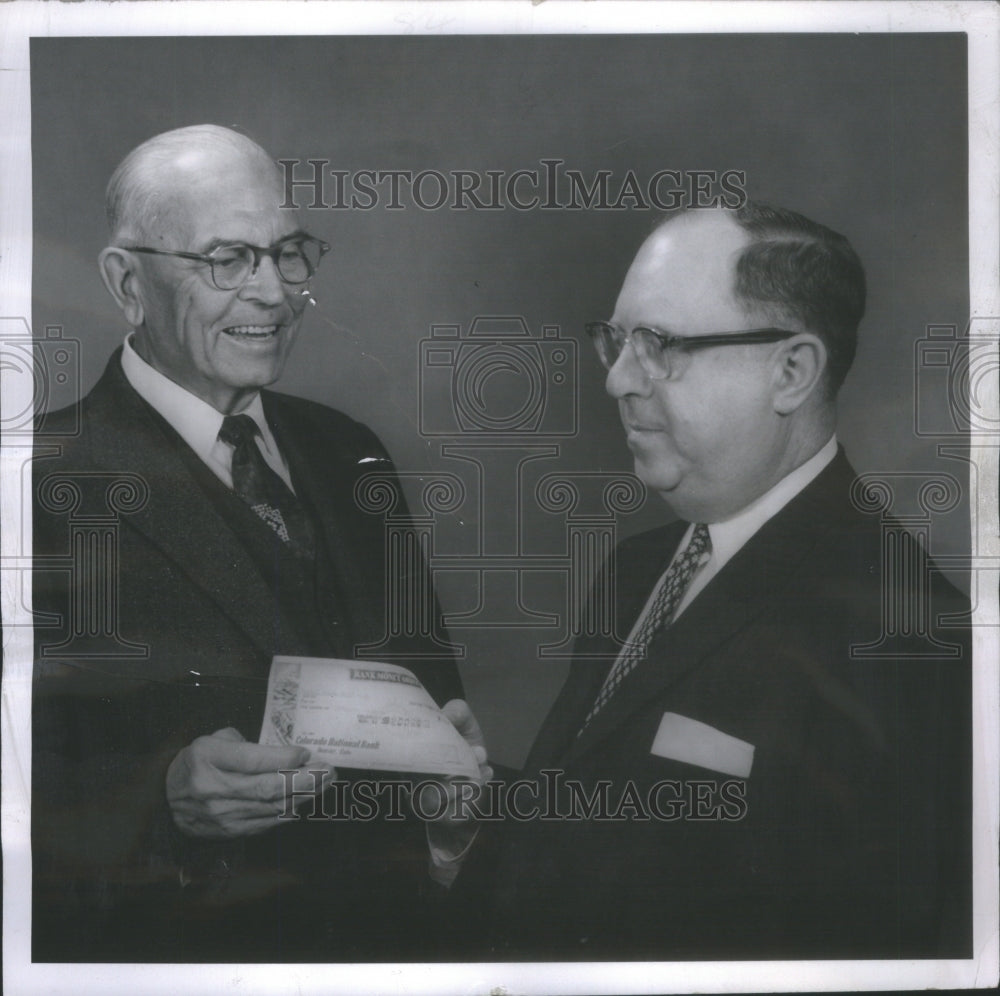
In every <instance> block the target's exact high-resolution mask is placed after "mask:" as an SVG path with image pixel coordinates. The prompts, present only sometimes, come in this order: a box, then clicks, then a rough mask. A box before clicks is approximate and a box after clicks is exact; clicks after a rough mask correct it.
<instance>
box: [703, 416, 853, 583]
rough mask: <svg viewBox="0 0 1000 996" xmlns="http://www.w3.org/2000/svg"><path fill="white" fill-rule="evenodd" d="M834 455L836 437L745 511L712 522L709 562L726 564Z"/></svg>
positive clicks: (817, 474)
mask: <svg viewBox="0 0 1000 996" xmlns="http://www.w3.org/2000/svg"><path fill="white" fill-rule="evenodd" d="M836 455H837V437H836V435H833V436H831V437H830V439H829V440H828V441H827V443H826V445H825V446H823V448H822V449H820V450H819V451H818V452H817V453H815V454H814V455H813V456H811V457H810V458H809V459H808V460H807V461H806V462H805V463H804V464H802V465H801V466H799V467H796V468H795V470H793V471H792V472H791V473H790V474H788V475H787V476H785V477H783V478H782V479H781V480H780V481H778V483H777V484H775V486H774V487H773V488H771V490H770V491H766V492H764V494H762V495H761V496H760V497H759V498H757V499H755V500H754V501H752V502H751V503H750V504H749V505H747V507H746V508H744V509H742V510H741V511H739V512H737V513H736V514H735V515H733V516H731V517H730V518H728V519H726V520H724V521H723V522H712V523H709V526H708V534H709V536H711V538H712V560H713V561H714V562H715V563H716V564H718V565H719V566H721V565H722V564H724V563H726V561H728V560H729V559H730V558H731V557H732V556H733V555H734V554H735V553H736V552H737V551H738V550H739V549H740V547H742V546H743V545H744V544H745V543H746V542H747V540H749V539H750V537H751V536H753V535H754V533H756V532H757V530H758V529H760V528H761V526H763V525H764V523H765V522H767V521H768V519H770V518H772V517H773V516H775V515H777V514H778V512H780V511H781V509H783V508H784V507H785V506H786V505H787V504H788V503H789V502H790V501H791V500H792V499H793V498H794V497H795V496H796V495H797V494H799V493H800V492H801V491H804V490H805V488H806V487H807V486H808V485H809V484H811V483H812V482H813V481H814V480H815V479H816V478H817V477H819V475H820V473H821V472H822V471H823V470H824V469H825V468H826V467H827V466H829V464H830V463H832V462H833V458H834V457H835V456H836Z"/></svg>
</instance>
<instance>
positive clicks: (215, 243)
mask: <svg viewBox="0 0 1000 996" xmlns="http://www.w3.org/2000/svg"><path fill="white" fill-rule="evenodd" d="M312 237H313V236H311V235H310V234H309V233H308V232H307V231H306V230H305V229H304V228H296V229H295V231H294V232H289V233H288V234H287V235H282V236H281V238H280V239H278V240H277V241H276V242H272V243H271V245H270V246H262V247H260V248H263V249H270V248H272V247H273V246H280V245H281V244H282V242H291V241H293V240H295V239H310V238H312ZM246 245H250V243H249V242H247V241H245V240H244V239H220V238H214V239H212V241H211V242H209V243H208V244H207V245H206V246H205V247H204V248H203V249H198V250H196V252H199V253H200V254H201V255H203V256H207V255H208V254H209V253H210V252H213V251H214V250H216V249H219V248H221V247H222V246H246Z"/></svg>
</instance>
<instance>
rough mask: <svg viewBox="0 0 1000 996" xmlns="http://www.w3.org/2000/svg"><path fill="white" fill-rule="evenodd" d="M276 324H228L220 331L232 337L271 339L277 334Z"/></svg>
mask: <svg viewBox="0 0 1000 996" xmlns="http://www.w3.org/2000/svg"><path fill="white" fill-rule="evenodd" d="M279 327H280V326H278V325H230V326H229V327H228V328H224V329H223V330H222V331H223V332H224V333H225V334H226V335H228V336H230V337H231V338H233V339H244V340H251V339H256V340H264V339H273V338H274V337H275V336H276V335H277V334H278V329H279Z"/></svg>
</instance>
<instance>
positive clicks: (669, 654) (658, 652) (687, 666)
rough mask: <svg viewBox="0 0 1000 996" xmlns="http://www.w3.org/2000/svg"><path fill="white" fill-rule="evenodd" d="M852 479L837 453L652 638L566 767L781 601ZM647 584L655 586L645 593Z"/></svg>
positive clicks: (571, 750)
mask: <svg viewBox="0 0 1000 996" xmlns="http://www.w3.org/2000/svg"><path fill="white" fill-rule="evenodd" d="M853 476H854V475H853V471H851V469H850V466H849V465H848V463H847V460H846V459H845V458H844V457H843V454H842V452H841V453H840V454H838V457H837V458H836V459H835V460H834V462H833V463H832V464H831V465H830V466H829V467H827V468H826V469H825V470H824V471H823V472H822V473H821V474H820V475H819V477H817V478H816V480H815V481H813V482H812V483H811V484H810V485H809V486H808V487H807V488H806V489H805V490H804V491H803V492H802V493H801V494H799V495H797V496H796V497H795V498H794V499H792V501H791V502H789V503H788V505H786V506H785V508H783V509H782V510H781V511H780V512H778V514H777V515H775V516H774V517H773V518H772V519H770V520H769V521H768V522H766V523H765V524H764V525H763V526H762V527H761V529H760V530H759V531H758V532H757V533H755V534H754V535H753V536H752V537H751V538H750V540H749V541H748V542H747V543H746V545H745V546H743V548H742V549H740V550H739V551H738V553H737V554H736V555H735V556H734V557H733V559H732V560H731V561H729V563H727V564H726V566H725V567H724V568H723V569H722V570H721V571H720V572H719V573H718V574H717V575H716V576H715V577H714V578H713V579H712V580H711V581H710V582H709V584H708V585H707V586H706V587H705V589H704V590H703V591H702V592H701V593H700V594H699V595H698V597H697V598H696V599H695V600H694V601H693V602H692V603H691V604H690V605H689V606H688V607H687V609H685V611H684V613H683V614H682V615H681V617H680V618H679V619H678V620H677V622H676V623H675V624H674V625H672V626H670V627H669V628H668V629H666V630H661V631H660V632H659V633H658V634H657V635H656V636H655V637H654V639H653V641H652V643H651V644H650V647H649V654H648V658H647V660H646V661H644V662H643V663H642V664H640V665H639V666H638V667H637V668H636V669H635V670H634V671H633V672H632V674H630V675H629V676H628V678H627V679H626V680H625V681H623V682H622V685H621V687H620V688H619V689H618V691H617V692H616V693H615V694H614V695H613V696H612V698H611V699H610V701H609V702H608V703H607V705H605V707H604V708H603V709H602V710H601V711H600V712H599V713H598V714H597V715H596V716H595V717H594V719H593V720H592V721H591V722H590V723H589V724H588V726H587V728H586V730H584V732H583V733H582V734H581V736H580V737H579V738H576V739H575V741H574V742H573V743H572V744H571V745H570V748H569V751H568V754H567V756H566V761H567V762H569V761H571V760H573V759H574V758H576V757H579V756H580V755H581V754H583V753H585V752H587V751H589V750H591V749H592V748H594V747H595V746H597V745H598V744H600V742H601V741H602V740H604V739H605V738H606V737H607V736H608V735H609V734H611V733H613V732H614V731H615V730H616V729H618V728H619V727H620V726H621V725H622V724H623V723H625V722H627V721H628V720H629V719H630V717H631V716H633V715H634V714H635V713H636V712H637V711H639V710H640V709H642V708H643V707H644V706H646V705H647V704H648V703H649V702H650V701H653V700H654V699H656V698H658V697H659V696H661V695H662V694H663V692H664V691H665V690H666V689H668V688H669V687H670V686H671V685H674V684H675V683H676V682H678V681H680V680H681V679H682V678H683V677H684V676H685V675H687V674H688V673H689V672H691V671H692V670H693V669H695V668H697V667H698V666H699V665H700V664H701V663H702V661H703V660H705V658H706V657H707V656H708V655H709V654H710V653H712V651H714V650H715V649H716V648H717V647H719V646H721V645H722V644H723V643H724V642H725V641H727V640H729V639H730V638H732V637H733V636H734V635H735V634H736V633H738V632H739V631H740V630H741V629H743V628H744V627H746V626H747V625H748V624H749V623H750V622H751V621H753V620H754V619H755V618H757V617H758V616H759V615H760V614H761V613H762V612H764V611H765V610H773V609H774V608H775V607H776V606H780V603H781V593H782V592H783V591H785V590H786V588H787V586H788V584H789V583H790V581H791V579H792V577H793V575H794V573H795V571H796V570H797V569H798V567H799V565H800V564H801V563H802V561H803V560H804V559H806V558H809V557H811V556H812V555H813V550H814V548H815V547H816V546H817V545H818V544H819V543H820V541H821V536H822V533H823V530H824V527H825V526H827V525H828V524H831V523H832V522H833V521H835V520H836V518H837V517H838V514H839V513H840V511H841V510H842V509H843V508H844V506H845V505H846V499H847V495H848V489H849V487H850V482H851V480H852V479H853ZM660 573H662V570H661V572H660ZM652 583H655V578H654V581H653V582H650V587H651V585H652ZM647 595H648V590H647ZM595 694H596V692H595ZM584 715H585V713H584ZM582 718H583V717H580V719H581V722H582Z"/></svg>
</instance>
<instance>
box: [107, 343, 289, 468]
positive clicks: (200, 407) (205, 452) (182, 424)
mask: <svg viewBox="0 0 1000 996" xmlns="http://www.w3.org/2000/svg"><path fill="white" fill-rule="evenodd" d="M131 338H132V337H131V336H130V335H129V336H126V338H125V346H124V349H123V351H122V372H123V373H124V374H125V378H126V380H127V381H128V382H129V383H130V384H131V385H132V387H133V388H135V390H136V392H137V393H138V395H139V396H140V397H141V398H142V399H143V401H145V402H147V404H149V405H151V406H152V407H153V408H154V409H156V411H157V412H159V413H160V415H162V416H163V418H165V419H166V420H167V422H168V423H169V424H170V426H171V427H172V428H173V429H174V430H175V431H176V432H177V434H178V435H179V436H180V437H181V439H183V440H184V442H185V443H187V444H188V446H190V447H191V449H192V450H194V452H195V453H196V454H197V455H198V456H199V457H200V458H201V460H202V461H204V462H206V463H207V462H209V461H210V457H211V452H212V447H213V446H215V441H216V439H217V438H218V435H219V429H221V428H222V419H223V415H222V413H221V412H219V411H216V409H214V408H213V407H212V406H211V405H210V404H208V402H206V401H202V399H201V398H199V397H197V396H196V395H194V394H192V393H191V392H190V391H188V390H187V389H186V388H183V387H181V386H180V384H177V383H175V382H174V381H172V380H171V379H170V378H169V377H166V376H165V375H164V374H162V373H160V371H159V370H157V369H155V368H154V367H152V366H150V365H149V364H148V363H147V362H146V361H145V360H144V359H143V358H142V357H141V356H140V355H139V354H138V353H137V352H136V351H135V349H134V347H133V346H132V342H131ZM241 414H245V415H249V416H250V417H251V418H252V419H253V420H254V421H255V422H256V423H257V426H258V427H259V428H260V431H261V438H262V439H263V441H264V444H265V446H266V447H267V448H268V449H272V448H274V449H276V447H275V443H274V437H273V436H272V435H271V431H270V428H269V426H268V424H267V419H266V418H264V405H263V402H262V401H261V399H260V394H259V393H258V394H255V395H254V396H253V400H252V401H251V402H250V404H249V405H247V407H246V408H244V409H243V412H241Z"/></svg>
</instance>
